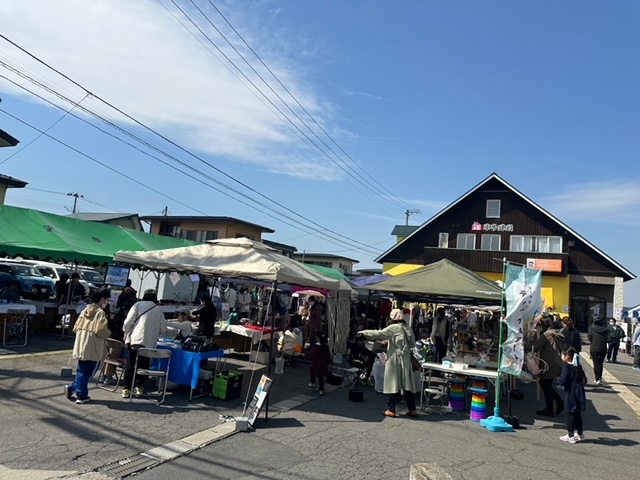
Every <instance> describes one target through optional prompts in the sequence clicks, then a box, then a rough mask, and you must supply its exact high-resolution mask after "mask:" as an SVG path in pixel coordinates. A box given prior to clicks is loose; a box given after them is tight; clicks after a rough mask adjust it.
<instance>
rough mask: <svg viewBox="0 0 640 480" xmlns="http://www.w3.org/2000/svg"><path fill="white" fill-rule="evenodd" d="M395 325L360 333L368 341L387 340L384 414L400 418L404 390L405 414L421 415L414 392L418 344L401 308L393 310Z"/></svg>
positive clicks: (391, 320)
mask: <svg viewBox="0 0 640 480" xmlns="http://www.w3.org/2000/svg"><path fill="white" fill-rule="evenodd" d="M389 321H390V322H391V325H389V326H388V327H387V328H384V329H382V330H362V331H360V332H358V336H362V337H364V338H366V339H367V340H387V341H388V346H387V363H386V365H385V368H384V389H383V392H384V393H385V395H387V410H386V411H385V412H384V413H383V415H385V416H387V417H397V416H398V415H397V414H396V403H397V401H398V399H399V397H400V394H401V392H402V391H404V396H405V400H406V401H407V408H408V409H409V411H408V412H406V413H405V415H407V416H409V417H417V416H418V412H417V410H416V401H415V396H414V392H415V391H416V390H417V388H416V381H415V376H414V375H413V369H412V367H411V355H412V353H411V350H412V349H413V348H414V347H415V346H416V339H415V337H414V335H413V331H412V330H411V329H410V328H409V327H408V326H407V324H406V323H405V321H404V314H403V312H402V310H400V309H397V308H396V309H394V310H392V311H391V315H390V318H389Z"/></svg>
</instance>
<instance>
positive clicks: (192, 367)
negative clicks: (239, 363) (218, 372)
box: [158, 342, 224, 400]
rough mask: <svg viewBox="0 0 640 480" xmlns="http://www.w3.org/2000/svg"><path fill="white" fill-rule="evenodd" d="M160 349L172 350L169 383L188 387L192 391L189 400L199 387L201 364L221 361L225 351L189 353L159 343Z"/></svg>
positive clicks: (179, 348) (175, 345) (178, 347)
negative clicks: (215, 360) (214, 360)
mask: <svg viewBox="0 0 640 480" xmlns="http://www.w3.org/2000/svg"><path fill="white" fill-rule="evenodd" d="M158 348H159V349H165V350H171V367H170V369H169V381H170V382H173V383H176V384H178V385H183V386H188V387H189V388H190V389H191V390H190V394H189V400H191V399H192V398H193V391H194V389H195V388H196V387H197V386H198V376H199V375H200V364H201V362H202V361H203V360H207V359H209V358H216V359H220V358H223V357H224V350H211V351H209V352H189V351H186V350H183V349H182V348H181V347H180V345H179V344H175V343H173V342H172V343H166V342H162V343H160V342H159V343H158Z"/></svg>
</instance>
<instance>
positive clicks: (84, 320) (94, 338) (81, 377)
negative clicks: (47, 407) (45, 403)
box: [64, 291, 111, 404]
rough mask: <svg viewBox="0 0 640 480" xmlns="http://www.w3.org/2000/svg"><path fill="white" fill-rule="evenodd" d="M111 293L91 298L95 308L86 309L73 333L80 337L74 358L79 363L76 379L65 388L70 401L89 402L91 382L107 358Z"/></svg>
mask: <svg viewBox="0 0 640 480" xmlns="http://www.w3.org/2000/svg"><path fill="white" fill-rule="evenodd" d="M108 298H109V292H106V291H101V292H96V293H94V294H93V296H92V297H91V302H92V303H91V305H89V306H88V307H87V308H85V309H84V310H83V311H82V313H81V314H80V316H79V317H78V320H77V321H76V324H75V325H74V327H73V331H74V332H75V334H76V338H75V342H74V344H73V358H75V359H77V360H78V368H77V371H76V379H75V381H74V382H73V383H72V384H71V385H65V386H64V394H65V396H66V397H67V399H68V400H71V401H73V397H74V395H75V396H76V397H77V398H76V403H79V404H82V403H87V402H89V400H90V398H89V380H90V379H91V376H92V375H93V374H94V373H95V371H96V367H97V366H98V362H101V361H102V359H103V358H104V353H105V351H104V340H105V339H106V338H109V336H110V335H111V332H110V331H109V326H108V325H109V323H108V321H107V315H106V314H105V311H104V308H105V307H106V306H107V299H108Z"/></svg>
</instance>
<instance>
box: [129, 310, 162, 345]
mask: <svg viewBox="0 0 640 480" xmlns="http://www.w3.org/2000/svg"><path fill="white" fill-rule="evenodd" d="M156 307H157V305H154V306H153V307H151V308H147V309H146V310H145V311H144V312H142V313H141V314H139V315H138V316H137V317H136V319H135V320H134V321H133V326H132V327H131V330H130V331H129V333H127V334H126V335H125V339H124V345H125V346H126V347H127V348H129V346H130V345H131V333H132V332H133V331H134V330H135V328H136V325H137V324H138V320H140V317H142V316H143V315H144V314H145V313H148V312H150V311H151V310H153V309H154V308H156Z"/></svg>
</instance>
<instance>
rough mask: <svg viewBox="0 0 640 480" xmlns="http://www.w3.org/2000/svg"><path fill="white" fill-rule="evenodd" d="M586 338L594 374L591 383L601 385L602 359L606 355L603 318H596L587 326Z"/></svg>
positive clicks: (605, 331)
mask: <svg viewBox="0 0 640 480" xmlns="http://www.w3.org/2000/svg"><path fill="white" fill-rule="evenodd" d="M587 338H588V339H589V342H590V343H591V344H590V345H589V353H590V354H591V359H592V360H593V374H594V376H595V380H594V381H593V383H596V384H598V385H602V370H603V365H604V359H605V358H606V356H607V338H608V331H607V325H605V324H604V319H603V318H597V319H595V320H594V321H593V323H592V324H591V326H590V327H589V334H588V335H587Z"/></svg>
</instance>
